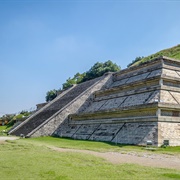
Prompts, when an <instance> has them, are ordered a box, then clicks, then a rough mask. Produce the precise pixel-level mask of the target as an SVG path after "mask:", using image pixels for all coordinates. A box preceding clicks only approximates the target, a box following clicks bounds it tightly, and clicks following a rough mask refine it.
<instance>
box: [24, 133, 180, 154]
mask: <svg viewBox="0 0 180 180" xmlns="http://www.w3.org/2000/svg"><path fill="white" fill-rule="evenodd" d="M25 141H26V142H29V143H38V144H39V145H40V144H41V145H52V146H56V147H61V148H71V149H86V150H93V151H100V152H105V151H106V152H107V151H117V152H118V151H121V152H127V151H136V152H151V151H153V153H166V154H172V155H173V154H179V155H180V146H177V147H162V148H155V149H150V150H147V149H146V147H142V146H132V145H121V144H117V145H116V144H114V143H108V142H96V141H84V140H73V139H68V138H55V137H40V138H29V139H25Z"/></svg>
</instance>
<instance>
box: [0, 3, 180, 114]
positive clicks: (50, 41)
mask: <svg viewBox="0 0 180 180" xmlns="http://www.w3.org/2000/svg"><path fill="white" fill-rule="evenodd" d="M179 9H180V2H178V1H165V0H164V1H163V0H159V1H155V0H154V1H153V0H151V1H150V0H149V1H145V0H142V1H140V0H139V1H138V0H134V1H133V0H131V1H130V0H129V1H128V0H127V1H123V0H122V1H121V0H119V1H118V0H117V1H115V0H114V1H113V0H111V1H110V0H96V1H95V0H92V1H90V0H87V1H86V0H79V1H76V0H74V1H73V0H71V1H70V0H66V1H65V0H59V1H57V0H56V1H53V0H51V1H50V0H49V1H48V0H42V1H40V0H39V1H35V0H28V1H26V0H21V1H17V0H11V1H10V0H0V116H1V115H3V114H5V113H17V112H19V111H21V110H30V109H31V108H35V106H36V104H38V103H41V102H44V101H45V95H46V92H47V91H49V90H51V89H59V88H60V87H61V85H62V83H64V82H65V81H66V79H67V78H68V77H72V76H73V75H74V74H75V73H77V72H80V73H82V72H85V71H87V70H88V69H90V68H91V66H93V65H94V63H96V62H105V61H107V60H112V61H113V62H115V63H117V64H118V65H120V66H121V67H122V68H123V69H124V68H126V66H127V64H129V63H130V62H131V61H132V60H133V59H135V57H137V56H147V55H149V54H152V53H155V52H157V51H159V50H161V49H165V48H169V47H172V46H175V45H177V44H179V43H180V21H179V19H180V11H179Z"/></svg>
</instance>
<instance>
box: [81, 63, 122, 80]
mask: <svg viewBox="0 0 180 180" xmlns="http://www.w3.org/2000/svg"><path fill="white" fill-rule="evenodd" d="M116 71H120V66H118V65H117V64H115V63H113V62H112V61H111V60H108V61H106V62H105V63H99V62H97V63H95V64H94V66H92V67H91V69H90V70H89V71H87V72H86V74H85V76H84V78H83V79H82V82H84V81H87V80H90V79H94V78H97V77H100V76H102V75H103V74H105V73H107V72H116Z"/></svg>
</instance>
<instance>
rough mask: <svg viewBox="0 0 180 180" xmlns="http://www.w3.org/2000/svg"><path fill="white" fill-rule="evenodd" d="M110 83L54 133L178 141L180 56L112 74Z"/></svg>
mask: <svg viewBox="0 0 180 180" xmlns="http://www.w3.org/2000/svg"><path fill="white" fill-rule="evenodd" d="M112 78H113V81H112V84H111V85H110V86H109V88H108V89H104V90H100V91H96V92H95V93H94V99H93V103H92V104H91V105H90V106H89V107H87V108H86V109H85V110H84V111H83V112H80V113H76V114H71V115H70V117H69V121H68V123H64V125H63V126H60V127H59V128H58V129H57V130H56V131H55V133H54V134H55V135H56V136H61V137H71V138H75V139H87V140H96V141H109V142H115V143H122V144H138V145H146V143H147V141H152V143H153V145H157V146H160V145H162V144H163V142H164V140H169V143H170V145H172V146H176V145H180V62H179V61H177V60H173V59H169V58H167V57H160V58H157V59H156V60H154V61H152V62H148V63H145V64H143V65H141V66H137V67H132V68H128V69H125V70H122V71H120V72H117V73H114V74H112Z"/></svg>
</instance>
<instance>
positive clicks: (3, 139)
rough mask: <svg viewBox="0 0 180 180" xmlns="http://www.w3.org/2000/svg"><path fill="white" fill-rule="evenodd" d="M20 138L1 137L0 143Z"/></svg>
mask: <svg viewBox="0 0 180 180" xmlns="http://www.w3.org/2000/svg"><path fill="white" fill-rule="evenodd" d="M16 139H18V137H10V136H9V137H8V136H0V143H2V142H4V141H6V140H16Z"/></svg>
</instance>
